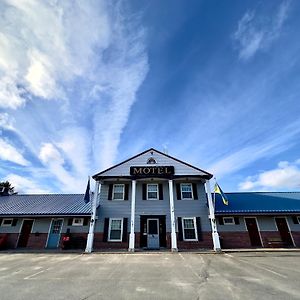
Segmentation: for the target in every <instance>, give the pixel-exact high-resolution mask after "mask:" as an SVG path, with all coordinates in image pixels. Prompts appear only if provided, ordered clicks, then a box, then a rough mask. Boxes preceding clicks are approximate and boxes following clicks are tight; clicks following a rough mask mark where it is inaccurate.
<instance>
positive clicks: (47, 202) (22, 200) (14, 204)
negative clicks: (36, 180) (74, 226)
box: [0, 194, 91, 216]
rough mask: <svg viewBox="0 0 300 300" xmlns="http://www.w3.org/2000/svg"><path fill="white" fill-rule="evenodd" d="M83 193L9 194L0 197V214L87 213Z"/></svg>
mask: <svg viewBox="0 0 300 300" xmlns="http://www.w3.org/2000/svg"><path fill="white" fill-rule="evenodd" d="M83 198H84V195H83V194H47V195H11V196H1V197H0V215H2V216H4V215H11V216H12V215H47V216H49V215H52V216H57V215H89V214H90V213H91V203H87V204H86V203H85V202H84V200H83Z"/></svg>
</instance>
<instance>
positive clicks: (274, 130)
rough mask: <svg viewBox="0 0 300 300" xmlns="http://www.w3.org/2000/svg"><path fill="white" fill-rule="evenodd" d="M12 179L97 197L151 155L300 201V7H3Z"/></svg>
mask: <svg viewBox="0 0 300 300" xmlns="http://www.w3.org/2000/svg"><path fill="white" fill-rule="evenodd" d="M0 12H1V13H0V14H1V18H0V179H1V180H10V181H11V182H12V184H13V185H14V186H15V187H16V189H17V190H18V191H19V192H22V193H47V192H63V193H71V192H74V193H76V192H84V189H85V185H86V181H87V176H88V175H91V174H94V173H96V172H99V171H100V170H102V169H104V168H106V167H109V166H111V165H113V164H115V163H118V162H120V161H122V160H124V159H127V158H129V157H130V156H133V155H135V154H137V153H138V152H141V151H143V150H145V149H148V148H150V147H154V148H156V149H158V150H164V149H167V151H168V153H169V154H170V155H172V156H175V157H178V158H179V159H182V160H185V161H187V162H189V163H191V164H194V165H195V166H198V167H200V168H202V169H205V170H207V171H209V172H211V173H213V174H214V175H215V176H216V178H217V180H218V182H219V184H220V185H221V187H222V188H223V190H224V191H228V192H230V191H261V190H263V191H266V190H267V191H273V190H274V191H275V190H276V191H299V190H300V154H299V149H300V139H299V137H300V117H299V116H300V103H299V101H300V97H299V96H300V82H299V81H300V72H299V71H300V61H299V58H300V51H299V50H300V39H299V28H300V20H299V18H298V16H299V14H300V3H299V2H298V1H292V0H291V1H289V0H281V1H275V0H274V1H273V0H272V1H271V0H270V1H253V0H251V1H237V0H236V1H214V0H209V1H208V0H207V1H192V0H191V1H167V0H166V1H154V0H153V1H143V0H135V1H62V2H56V1H48V2H47V1H34V0H30V1H29V0H27V1H13V0H11V1H2V2H1V3H0Z"/></svg>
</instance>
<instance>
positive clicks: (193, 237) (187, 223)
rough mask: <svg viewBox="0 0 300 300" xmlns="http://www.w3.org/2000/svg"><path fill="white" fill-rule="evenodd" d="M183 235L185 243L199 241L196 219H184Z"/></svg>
mask: <svg viewBox="0 0 300 300" xmlns="http://www.w3.org/2000/svg"><path fill="white" fill-rule="evenodd" d="M182 233H183V240H184V241H198V234H197V226H196V218H182Z"/></svg>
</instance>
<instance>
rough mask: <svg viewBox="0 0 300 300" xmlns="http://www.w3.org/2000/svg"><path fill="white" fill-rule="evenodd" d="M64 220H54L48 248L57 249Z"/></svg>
mask: <svg viewBox="0 0 300 300" xmlns="http://www.w3.org/2000/svg"><path fill="white" fill-rule="evenodd" d="M62 224H63V219H53V220H52V222H51V228H50V232H49V235H48V242H47V248H57V247H58V244H59V240H60V234H61V228H62Z"/></svg>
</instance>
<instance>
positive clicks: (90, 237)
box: [85, 181, 101, 253]
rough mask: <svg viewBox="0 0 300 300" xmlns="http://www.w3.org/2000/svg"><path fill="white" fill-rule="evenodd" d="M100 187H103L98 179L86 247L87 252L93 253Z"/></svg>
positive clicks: (92, 202)
mask: <svg viewBox="0 0 300 300" xmlns="http://www.w3.org/2000/svg"><path fill="white" fill-rule="evenodd" d="M100 188H101V185H100V182H99V181H96V184H95V192H94V196H93V197H92V200H91V210H92V212H91V221H90V228H89V233H88V237H87V242H86V248H85V252H86V253H91V252H92V251H93V243H94V230H95V223H96V215H97V200H98V194H99V189H100Z"/></svg>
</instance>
